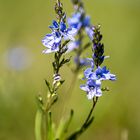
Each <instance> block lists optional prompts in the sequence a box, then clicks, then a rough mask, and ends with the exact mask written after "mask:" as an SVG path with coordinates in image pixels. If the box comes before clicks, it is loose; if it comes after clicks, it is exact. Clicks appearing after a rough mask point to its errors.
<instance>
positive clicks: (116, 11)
mask: <svg viewBox="0 0 140 140" xmlns="http://www.w3.org/2000/svg"><path fill="white" fill-rule="evenodd" d="M84 2H85V8H86V11H87V13H88V14H89V15H91V18H92V23H94V24H97V23H100V24H101V25H102V33H103V35H104V38H103V42H104V44H105V53H106V55H110V59H108V60H106V62H105V64H106V65H107V66H108V67H109V68H110V69H111V72H112V73H115V74H116V75H117V81H116V82H114V83H112V82H107V85H109V86H110V91H109V93H106V94H104V96H102V97H101V98H100V100H99V102H98V104H97V106H96V109H95V112H94V116H95V120H94V123H93V124H92V126H91V127H90V129H88V130H87V131H86V132H85V133H84V134H83V135H82V136H81V137H80V140H140V110H139V107H140V93H139V91H140V85H139V78H140V75H139V72H140V62H139V60H140V45H139V37H140V1H139V0H90V1H89V0H85V1H84ZM63 5H64V9H65V10H66V12H67V15H68V16H70V15H71V13H72V11H73V7H72V4H71V3H70V0H63ZM53 6H54V1H52V0H24V1H21V0H0V140H9V139H10V140H34V139H35V137H34V118H35V112H36V109H37V106H36V100H35V97H36V95H37V94H38V93H46V92H47V88H46V86H45V83H44V79H45V78H47V79H49V80H51V77H50V75H52V68H51V61H52V57H53V55H52V54H50V55H44V54H42V53H41V52H42V50H43V49H44V47H43V45H42V43H41V40H42V38H43V37H44V35H45V34H46V33H48V32H50V31H49V29H48V25H50V24H51V21H52V20H53V19H54V18H55V14H54V11H53ZM89 54H90V53H89ZM61 73H63V78H64V79H66V82H65V84H64V86H63V87H62V88H61V89H60V90H59V94H60V96H59V101H58V103H57V104H56V105H54V107H53V117H54V120H55V121H56V122H57V123H58V122H59V121H58V120H59V119H60V117H62V116H63V115H67V114H68V113H69V110H70V109H71V108H73V109H74V110H75V117H74V119H73V122H72V124H71V126H70V131H73V129H74V128H76V127H77V126H80V125H81V123H82V122H83V121H84V119H85V117H86V115H87V113H88V112H89V108H90V106H91V102H90V101H88V100H87V98H86V97H85V94H84V92H83V91H81V90H80V89H79V84H80V83H81V82H79V81H77V82H76V85H75V88H74V91H73V94H72V95H71V97H70V98H67V96H66V95H65V94H66V91H67V89H68V88H67V87H68V86H69V85H70V82H71V77H72V73H71V71H70V70H69V68H68V67H67V66H66V67H64V68H63V69H62V70H61ZM67 75H69V76H67ZM64 106H65V110H66V111H65V113H63V111H62V110H64Z"/></svg>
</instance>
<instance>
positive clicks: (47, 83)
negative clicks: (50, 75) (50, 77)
mask: <svg viewBox="0 0 140 140" xmlns="http://www.w3.org/2000/svg"><path fill="white" fill-rule="evenodd" d="M45 83H46V85H47V87H48V90H49V92H50V93H52V90H51V87H50V83H49V82H48V81H47V80H46V79H45Z"/></svg>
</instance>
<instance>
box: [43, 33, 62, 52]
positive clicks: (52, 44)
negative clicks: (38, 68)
mask: <svg viewBox="0 0 140 140" xmlns="http://www.w3.org/2000/svg"><path fill="white" fill-rule="evenodd" d="M42 44H43V45H44V46H45V47H46V48H47V49H45V50H43V53H52V52H57V51H58V50H59V46H60V44H61V35H60V33H59V32H52V33H51V34H47V35H46V36H45V37H44V39H43V40H42Z"/></svg>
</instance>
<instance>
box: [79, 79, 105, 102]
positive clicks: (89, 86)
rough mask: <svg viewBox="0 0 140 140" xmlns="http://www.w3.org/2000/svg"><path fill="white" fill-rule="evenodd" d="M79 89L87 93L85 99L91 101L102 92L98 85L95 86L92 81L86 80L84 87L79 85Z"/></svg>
mask: <svg viewBox="0 0 140 140" xmlns="http://www.w3.org/2000/svg"><path fill="white" fill-rule="evenodd" d="M80 88H81V89H82V90H84V91H86V93H87V98H88V99H89V100H90V99H93V97H94V96H96V97H100V96H101V95H102V90H101V89H100V85H97V84H96V82H95V81H94V80H91V79H90V80H88V81H87V83H86V84H85V85H81V86H80Z"/></svg>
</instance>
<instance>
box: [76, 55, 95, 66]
mask: <svg viewBox="0 0 140 140" xmlns="http://www.w3.org/2000/svg"><path fill="white" fill-rule="evenodd" d="M79 59H80V62H79ZM74 61H75V63H76V64H78V63H80V66H91V67H92V68H94V62H93V59H92V58H79V57H75V58H74Z"/></svg>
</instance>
